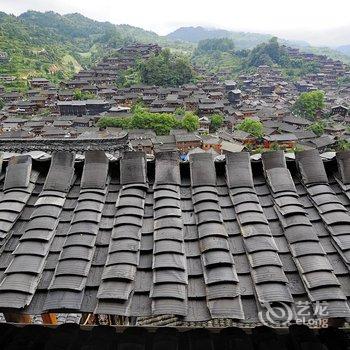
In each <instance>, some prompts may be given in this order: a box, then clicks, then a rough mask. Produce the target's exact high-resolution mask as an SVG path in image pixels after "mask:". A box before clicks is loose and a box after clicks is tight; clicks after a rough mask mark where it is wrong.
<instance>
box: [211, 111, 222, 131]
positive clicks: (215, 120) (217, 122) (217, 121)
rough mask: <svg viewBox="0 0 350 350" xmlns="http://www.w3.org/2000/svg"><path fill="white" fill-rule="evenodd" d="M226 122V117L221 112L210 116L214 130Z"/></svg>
mask: <svg viewBox="0 0 350 350" xmlns="http://www.w3.org/2000/svg"><path fill="white" fill-rule="evenodd" d="M223 122H224V117H223V116H222V115H221V114H213V115H212V116H211V117H210V127H211V129H212V130H213V131H216V130H217V129H219V128H220V127H221V126H222V124H223Z"/></svg>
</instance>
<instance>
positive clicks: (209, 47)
mask: <svg viewBox="0 0 350 350" xmlns="http://www.w3.org/2000/svg"><path fill="white" fill-rule="evenodd" d="M234 47H235V45H234V43H233V40H232V39H228V38H216V39H205V40H201V41H200V42H199V43H198V46H197V49H196V51H195V52H194V55H198V54H201V53H203V52H214V51H220V52H228V51H233V49H234Z"/></svg>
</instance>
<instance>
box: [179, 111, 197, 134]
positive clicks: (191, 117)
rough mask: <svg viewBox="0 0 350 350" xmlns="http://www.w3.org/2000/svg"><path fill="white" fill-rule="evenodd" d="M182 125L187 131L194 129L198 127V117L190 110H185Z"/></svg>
mask: <svg viewBox="0 0 350 350" xmlns="http://www.w3.org/2000/svg"><path fill="white" fill-rule="evenodd" d="M182 127H183V128H184V129H187V130H188V131H196V130H197V129H198V128H199V118H198V116H196V115H195V114H193V113H192V112H186V113H185V116H184V117H183V118H182Z"/></svg>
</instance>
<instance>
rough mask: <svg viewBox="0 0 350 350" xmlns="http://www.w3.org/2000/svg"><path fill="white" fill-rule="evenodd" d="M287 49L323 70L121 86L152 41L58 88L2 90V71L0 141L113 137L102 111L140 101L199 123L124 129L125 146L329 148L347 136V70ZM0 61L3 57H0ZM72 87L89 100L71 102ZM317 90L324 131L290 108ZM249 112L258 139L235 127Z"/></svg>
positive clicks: (111, 112)
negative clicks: (215, 118) (158, 129)
mask: <svg viewBox="0 0 350 350" xmlns="http://www.w3.org/2000/svg"><path fill="white" fill-rule="evenodd" d="M285 49H286V50H287V51H288V53H289V54H290V55H291V56H292V57H294V58H299V59H303V60H307V61H310V62H314V63H316V64H317V65H318V66H319V67H320V72H319V73H317V74H307V75H305V76H304V77H303V79H302V80H300V81H291V80H290V79H288V78H287V77H286V76H284V75H283V74H282V72H281V70H279V69H277V68H271V67H269V66H260V67H258V69H257V71H256V73H254V74H247V75H241V76H239V77H238V78H237V79H236V80H235V81H232V80H229V79H228V75H227V74H228V73H223V72H221V73H220V74H217V75H210V74H206V75H204V78H203V79H202V80H200V81H199V82H198V83H196V84H186V85H183V86H179V87H176V88H164V87H160V86H147V85H143V84H138V85H132V86H130V87H127V88H118V87H117V84H116V81H117V78H118V76H119V75H120V72H122V71H123V70H125V69H127V68H129V67H132V66H134V65H135V62H136V60H137V59H147V58H148V57H150V56H151V55H153V54H157V53H159V52H160V50H161V48H160V46H158V45H156V44H133V45H128V46H124V47H122V48H120V49H119V50H118V52H117V54H116V55H113V56H112V57H107V58H105V59H104V60H102V61H101V62H100V63H99V64H97V65H96V66H95V67H94V68H92V69H89V70H82V71H80V72H79V73H77V74H76V75H75V76H74V77H73V79H71V80H69V81H63V82H61V84H60V86H59V87H57V86H55V85H53V84H52V83H50V82H49V81H48V80H47V79H45V78H40V77H38V78H33V79H31V80H30V89H29V90H28V91H27V93H25V94H23V93H20V92H16V91H12V92H7V90H6V84H7V83H8V82H11V81H12V80H13V77H11V76H6V75H3V76H0V81H1V82H2V84H3V85H1V86H0V99H1V100H2V101H3V102H4V103H5V105H4V108H3V109H2V110H1V112H0V140H1V139H3V140H11V139H33V140H35V139H57V138H65V139H66V138H71V139H89V138H91V139H96V138H109V137H113V136H115V135H116V134H120V132H121V129H118V128H111V127H107V128H106V129H104V130H100V129H99V128H98V127H97V122H98V120H99V119H100V118H101V117H102V116H106V115H107V116H111V117H114V118H125V117H128V116H131V107H132V106H133V105H134V104H135V103H137V102H141V103H142V104H143V105H145V106H146V107H148V108H149V111H150V112H154V113H174V112H176V111H177V110H178V109H182V110H186V111H193V112H194V113H196V114H197V115H198V116H199V122H200V123H199V128H198V130H197V131H196V132H193V133H189V132H186V131H185V130H182V129H179V130H178V129H176V130H172V131H171V133H170V135H166V136H159V135H156V134H155V132H154V131H152V130H127V132H128V142H129V145H130V147H131V148H133V149H135V150H143V151H146V153H147V154H149V155H153V154H154V153H155V152H156V151H157V150H178V151H179V152H180V155H181V157H183V158H184V159H185V158H186V157H188V156H189V155H190V154H191V153H198V152H199V153H201V152H211V153H212V154H213V155H214V156H215V155H220V154H223V153H226V152H236V151H241V150H243V149H245V148H246V149H254V148H256V147H264V148H267V149H268V148H270V147H271V146H272V145H274V144H277V145H278V146H280V147H284V148H294V147H296V146H300V147H303V148H304V149H308V148H317V149H319V150H321V151H325V150H328V149H330V148H332V145H333V144H335V142H336V140H337V139H339V138H344V139H347V138H349V134H348V133H349V131H348V130H349V129H348V127H349V125H350V113H349V109H348V107H347V106H350V85H348V86H346V85H339V84H338V79H339V78H344V77H350V67H349V66H347V65H345V64H344V63H342V62H340V61H335V60H332V59H330V58H327V57H326V56H322V55H315V54H311V53H303V52H300V51H299V50H297V49H293V48H289V47H285ZM0 59H6V58H5V57H2V55H1V54H0ZM225 78H226V79H225ZM77 89H78V90H79V91H81V92H82V93H89V94H91V96H94V98H93V99H86V100H75V99H74V98H75V93H76V91H77ZM316 89H321V90H323V91H324V92H325V102H326V106H325V108H324V110H323V111H320V115H319V117H320V118H323V117H325V116H327V117H328V116H330V118H329V121H328V123H327V125H326V127H325V134H324V135H321V136H317V135H316V134H315V133H314V132H312V131H311V130H309V129H308V127H309V125H310V124H311V122H310V121H309V120H306V119H304V118H300V117H297V116H294V115H293V114H292V112H291V107H292V106H293V104H294V102H295V100H296V99H297V97H298V96H299V94H300V93H301V92H306V91H312V90H316ZM213 114H221V115H222V116H223V117H224V123H223V125H222V128H220V129H219V130H217V131H215V133H214V132H211V131H212V130H211V128H210V124H211V122H210V117H211V116H212V115H213ZM248 117H249V118H253V119H255V120H259V121H261V122H262V124H263V138H262V140H261V139H259V140H258V139H256V138H254V137H253V136H252V135H250V134H249V133H247V132H245V131H241V130H236V129H235V127H236V126H237V124H238V123H240V122H242V120H244V119H245V118H248Z"/></svg>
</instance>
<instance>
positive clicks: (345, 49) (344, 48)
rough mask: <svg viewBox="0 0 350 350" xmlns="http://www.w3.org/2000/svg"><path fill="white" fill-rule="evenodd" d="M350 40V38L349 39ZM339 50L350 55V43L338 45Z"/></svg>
mask: <svg viewBox="0 0 350 350" xmlns="http://www.w3.org/2000/svg"><path fill="white" fill-rule="evenodd" d="M349 40H350V39H349ZM337 51H339V52H341V53H343V54H344V55H348V56H350V45H342V46H338V47H337Z"/></svg>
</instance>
